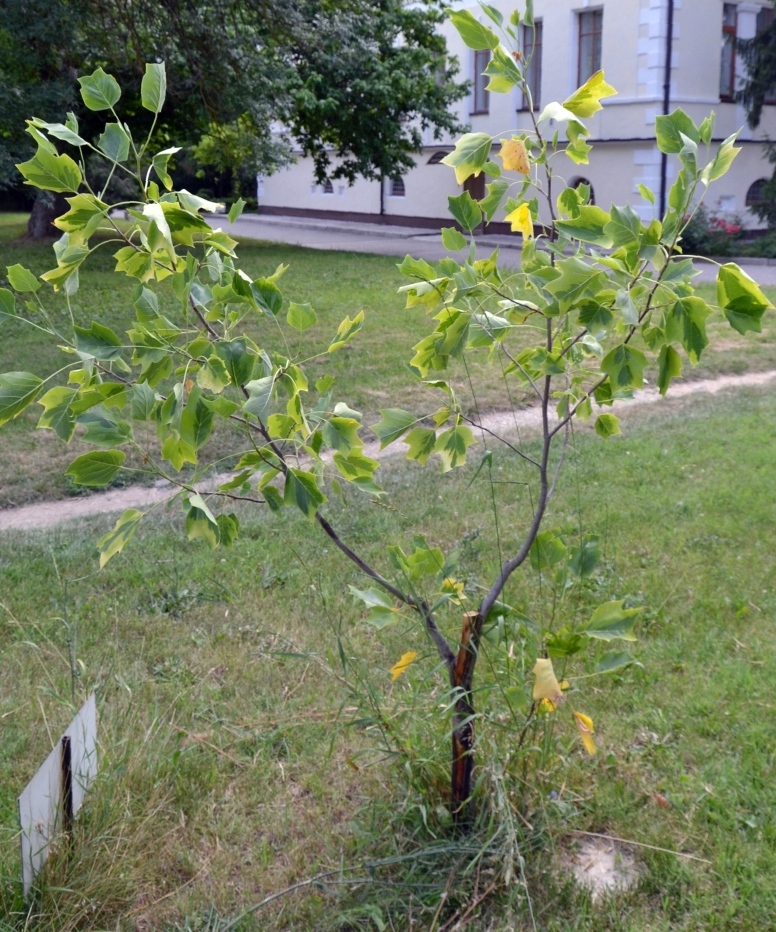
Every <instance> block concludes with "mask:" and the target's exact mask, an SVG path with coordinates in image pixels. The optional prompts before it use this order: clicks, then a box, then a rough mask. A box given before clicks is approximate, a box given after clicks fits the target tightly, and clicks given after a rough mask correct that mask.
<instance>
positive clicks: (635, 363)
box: [601, 343, 647, 391]
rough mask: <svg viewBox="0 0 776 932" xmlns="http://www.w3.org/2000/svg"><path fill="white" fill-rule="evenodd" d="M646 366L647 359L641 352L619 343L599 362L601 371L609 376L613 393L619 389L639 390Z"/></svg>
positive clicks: (642, 382)
mask: <svg viewBox="0 0 776 932" xmlns="http://www.w3.org/2000/svg"><path fill="white" fill-rule="evenodd" d="M646 364H647V358H646V356H645V355H644V354H643V353H642V352H641V350H637V349H634V348H633V347H632V346H628V344H627V343H621V344H620V345H619V346H615V347H614V349H612V350H610V351H609V352H608V353H607V354H606V356H604V358H603V359H602V360H601V370H602V371H603V372H605V373H606V374H607V375H608V376H609V380H610V381H611V383H612V388H613V389H614V390H615V391H617V390H618V389H621V388H641V387H642V386H643V384H644V367H645V366H646Z"/></svg>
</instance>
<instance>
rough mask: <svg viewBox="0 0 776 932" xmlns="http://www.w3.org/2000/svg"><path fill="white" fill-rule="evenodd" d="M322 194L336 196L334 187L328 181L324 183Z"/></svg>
mask: <svg viewBox="0 0 776 932" xmlns="http://www.w3.org/2000/svg"><path fill="white" fill-rule="evenodd" d="M321 194H334V185H333V184H332V183H331V181H329V180H328V179H327V180H326V181H325V182H324V185H323V190H322V191H321Z"/></svg>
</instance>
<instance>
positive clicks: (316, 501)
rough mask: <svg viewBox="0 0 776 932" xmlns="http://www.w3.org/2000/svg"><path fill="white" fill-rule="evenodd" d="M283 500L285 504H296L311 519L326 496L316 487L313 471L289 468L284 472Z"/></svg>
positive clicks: (325, 499)
mask: <svg viewBox="0 0 776 932" xmlns="http://www.w3.org/2000/svg"><path fill="white" fill-rule="evenodd" d="M265 493H266V489H265ZM283 501H284V504H286V505H296V507H297V508H298V509H299V510H300V511H301V512H302V514H304V515H307V517H308V518H310V520H312V519H313V518H314V517H315V514H316V512H317V511H318V509H319V508H320V507H321V505H322V504H323V503H324V502H325V501H327V498H326V496H325V495H324V494H323V492H321V490H320V489H319V488H318V483H317V481H316V479H315V475H314V474H313V473H311V472H304V471H302V470H301V469H289V470H288V472H287V473H286V485H285V490H284V493H283Z"/></svg>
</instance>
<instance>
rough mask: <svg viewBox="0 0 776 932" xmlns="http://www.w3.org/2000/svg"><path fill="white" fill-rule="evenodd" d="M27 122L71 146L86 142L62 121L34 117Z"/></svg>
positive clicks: (83, 144) (82, 144)
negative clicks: (47, 121) (49, 121)
mask: <svg viewBox="0 0 776 932" xmlns="http://www.w3.org/2000/svg"><path fill="white" fill-rule="evenodd" d="M27 122H28V123H31V124H32V125H33V126H35V127H37V128H38V129H44V130H45V131H46V132H47V133H48V134H49V136H53V137H54V139H61V140H62V142H69V143H70V144H71V145H73V146H85V145H87V142H86V140H85V139H84V138H83V137H81V136H79V135H78V133H77V132H75V130H72V129H71V128H70V127H69V126H66V125H65V124H63V123H46V121H45V120H38V119H35V118H33V119H32V120H28V121H27ZM52 148H53V147H52ZM54 152H56V149H54Z"/></svg>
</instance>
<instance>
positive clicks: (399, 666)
mask: <svg viewBox="0 0 776 932" xmlns="http://www.w3.org/2000/svg"><path fill="white" fill-rule="evenodd" d="M417 656H418V655H417V653H416V652H415V651H414V650H408V651H407V653H406V654H402V655H401V658H400V659H399V660H397V661H396V663H395V664H394V665H393V666H392V667H391V679H392V680H398V679H399V677H400V676H401V675H402V673H404V672H405V671H406V669H407V667H408V666H409V665H410V664H411V663H412V661H413V660H414V659H415V658H416V657H417Z"/></svg>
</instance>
